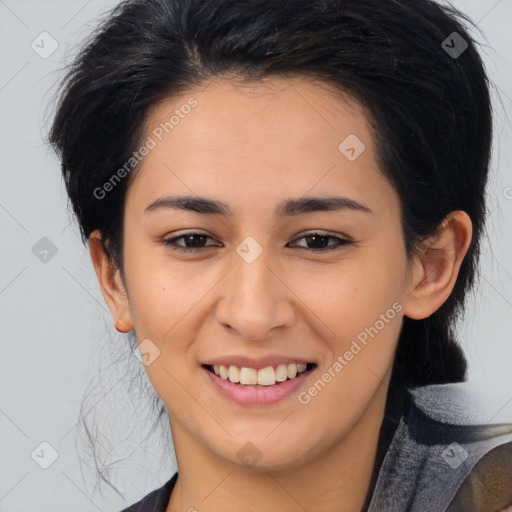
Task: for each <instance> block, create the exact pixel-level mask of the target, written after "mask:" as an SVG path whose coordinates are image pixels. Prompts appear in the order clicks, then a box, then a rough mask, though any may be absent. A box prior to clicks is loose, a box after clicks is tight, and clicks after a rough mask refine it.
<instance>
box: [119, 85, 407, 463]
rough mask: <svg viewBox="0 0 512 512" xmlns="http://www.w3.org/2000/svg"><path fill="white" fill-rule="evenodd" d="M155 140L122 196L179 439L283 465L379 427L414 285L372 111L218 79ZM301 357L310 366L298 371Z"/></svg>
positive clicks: (128, 282)
mask: <svg viewBox="0 0 512 512" xmlns="http://www.w3.org/2000/svg"><path fill="white" fill-rule="evenodd" d="M187 104H188V105H189V106H190V108H188V107H184V106H185V105H187ZM176 111H178V112H177V113H176ZM173 115H174V119H173V120H172V121H171V123H172V128H170V125H169V123H168V124H167V125H165V124H162V123H165V122H166V121H167V122H168V121H169V120H170V119H171V118H172V116H173ZM178 118H179V120H178V121H177V119H178ZM163 126H166V128H167V132H168V133H166V130H165V129H163V128H162V127H163ZM148 137H150V139H151V140H152V141H153V142H154V144H153V143H151V142H149V144H148V146H150V147H151V149H150V150H149V151H148V154H147V155H146V156H145V157H144V158H143V160H142V162H141V165H140V169H139V170H138V173H137V174H136V175H134V176H133V178H134V179H133V180H132V181H131V183H130V186H129V189H128V192H127V196H126V202H125V212H124V233H125V238H124V277H125V281H124V284H125V286H126V291H127V294H128V296H127V302H126V311H125V313H123V315H124V316H123V320H124V321H125V323H128V324H130V323H131V324H132V325H133V326H134V329H135V333H136V336H137V339H138V341H139V343H141V342H142V341H143V340H146V341H144V343H146V345H145V347H146V352H148V353H149V354H150V355H149V356H147V357H148V358H149V359H148V361H150V364H148V365H147V366H146V370H147V372H148V376H149V378H150V380H151V382H152V384H153V386H154V388H155V390H156V392H157V393H158V394H159V396H160V397H161V399H162V400H163V402H164V403H165V405H166V407H167V409H168V411H169V417H170V422H171V428H172V431H173V436H174V440H175V444H179V441H180V439H181V440H183V442H185V440H186V439H187V440H188V441H189V442H194V443H195V444H196V445H197V446H200V447H201V449H202V450H204V452H205V454H207V455H209V456H212V457H217V458H220V459H223V460H225V461H229V462H231V463H234V464H239V465H241V464H243V455H244V450H246V451H248V452H251V450H252V454H253V456H254V457H257V458H258V459H259V462H258V467H261V468H264V469H269V468H274V469H276V468H283V469H286V468H292V467H294V466H297V465H299V464H304V463H306V462H307V461H309V460H312V459H313V458H314V457H315V456H318V455H319V454H321V453H323V452H325V451H326V450H329V449H331V448H332V447H333V446H336V445H337V444H338V443H341V442H343V440H346V439H348V438H349V437H350V436H352V438H353V439H356V438H357V436H356V433H357V432H358V429H359V432H360V435H362V434H361V432H362V430H364V428H371V425H373V426H374V427H375V428H378V426H379V424H380V421H381V420H382V411H383V405H384V401H385V392H386V390H387V384H388V379H389V374H390V369H391V366H392V362H393V356H394V351H395V348H396V344H397V340H398V336H399V333H400V329H401V325H402V318H403V314H404V305H405V303H406V301H407V297H408V293H409V292H410V289H411V282H410V279H409V278H408V275H409V274H408V264H407V260H406V254H405V247H404V241H403V235H402V226H401V222H400V202H399V198H398V196H397V194H396V192H395V190H394V189H393V188H392V186H391V185H390V184H389V183H388V181H387V180H386V178H385V177H384V176H383V175H382V173H381V172H380V170H379V166H378V163H377V158H376V152H375V148H374V145H373V142H372V137H371V134H370V129H369V124H368V119H367V117H366V115H365V113H364V111H363V110H362V109H361V108H360V107H359V106H358V104H357V103H356V102H355V101H354V100H353V99H351V98H349V97H343V96H341V95H339V94H338V95H335V93H334V92H333V91H330V90H329V89H327V87H325V86H323V87H321V86H319V85H318V84H315V83H313V82H309V81H307V80H305V79H299V78H296V79H294V80H284V79H273V80H271V81H266V82H264V83H259V84H255V85H251V86H244V87H242V86H239V85H238V86H237V85H234V84H233V83H230V82H227V81H218V82H211V83H210V84H209V85H208V86H206V87H202V88H197V89H194V90H191V91H190V92H188V93H186V94H183V95H182V96H179V97H173V98H170V99H168V100H166V101H165V102H163V103H161V104H160V105H158V106H157V107H155V108H154V109H153V110H152V111H151V115H150V117H149V118H148V120H147V124H146V134H145V136H144V141H145V142H148V141H149V139H148ZM160 139H161V140H160ZM153 146H154V147H153ZM183 196H187V197H189V198H191V201H189V202H188V203H187V202H186V201H181V202H176V201H171V200H170V199H169V198H173V199H176V198H179V197H183ZM166 198H167V199H166ZM198 198H204V199H207V200H208V201H212V202H214V203H213V204H211V203H207V202H205V201H203V202H199V201H198ZM308 198H316V199H318V200H317V201H309V202H308V201H305V199H308ZM328 199H331V201H328ZM194 201H195V202H194ZM217 203H222V205H221V206H219V205H218V204H217ZM148 340H149V341H148ZM142 351H143V352H144V350H142ZM294 363H299V364H301V365H306V364H307V367H306V371H304V372H303V373H301V374H300V375H299V376H297V377H295V378H292V379H288V371H289V372H290V375H291V376H293V374H294ZM210 365H212V366H213V365H215V367H213V368H212V367H210ZM218 365H224V366H226V367H229V366H230V365H231V366H233V367H237V368H242V367H244V368H248V370H242V371H241V373H243V375H244V377H243V379H244V381H245V379H246V378H248V379H249V380H248V381H245V382H252V381H251V380H250V379H252V378H253V377H254V376H256V377H255V378H258V374H259V375H260V377H261V380H260V382H262V383H266V384H268V383H271V382H272V381H273V380H275V379H276V378H277V379H278V380H279V383H276V384H273V385H265V384H260V385H258V386H257V387H255V386H248V385H243V384H240V383H238V384H235V383H230V381H229V378H228V379H227V380H226V379H225V378H223V377H225V375H224V374H223V375H222V376H216V375H215V374H214V373H213V372H212V371H211V370H212V369H213V370H214V371H215V370H218V371H219V372H220V371H221V370H222V369H218V368H217V366H218ZM283 365H286V366H283ZM288 365H289V366H288ZM269 366H271V367H272V370H270V369H268V367H269ZM279 366H280V368H279ZM237 368H235V369H231V370H228V371H229V372H230V373H229V375H230V377H232V379H233V380H236V379H237V377H238V375H237V374H238V372H237ZM263 368H266V369H265V370H264V371H263V372H258V371H257V370H261V369H263ZM298 370H299V371H301V372H302V371H303V370H304V366H299V367H298ZM222 371H224V370H222ZM239 378H240V377H239ZM283 378H286V379H287V380H286V381H281V379H283ZM265 379H269V380H265ZM364 425H366V427H364ZM358 435H359V434H358ZM249 442H250V443H252V445H248V444H247V443H249ZM177 449H178V448H177ZM241 450H242V451H241ZM250 454H251V453H249V455H250Z"/></svg>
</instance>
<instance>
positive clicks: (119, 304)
mask: <svg viewBox="0 0 512 512" xmlns="http://www.w3.org/2000/svg"><path fill="white" fill-rule="evenodd" d="M89 253H90V255H91V260H92V263H93V266H94V270H95V272H96V277H97V278H98V283H99V285H100V289H101V293H102V295H103V298H104V299H105V302H106V303H107V306H108V308H109V310H110V312H111V313H112V316H113V318H114V323H115V326H116V329H117V330H118V331H119V332H129V331H131V330H132V329H133V321H132V318H131V314H130V308H129V303H128V295H127V293H126V289H125V286H124V283H123V280H122V279H121V272H120V270H119V269H118V268H115V267H114V265H113V264H112V262H111V260H110V258H109V257H108V255H107V253H106V251H105V247H104V244H103V239H102V236H101V233H100V232H99V231H98V230H95V231H93V232H92V233H91V234H90V236H89Z"/></svg>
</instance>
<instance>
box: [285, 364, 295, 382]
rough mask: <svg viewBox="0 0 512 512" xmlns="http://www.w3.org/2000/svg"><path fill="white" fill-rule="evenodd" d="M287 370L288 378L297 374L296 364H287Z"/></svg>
mask: <svg viewBox="0 0 512 512" xmlns="http://www.w3.org/2000/svg"><path fill="white" fill-rule="evenodd" d="M287 371H288V378H289V379H293V378H294V377H295V376H296V375H297V365H296V364H289V365H288V368H287Z"/></svg>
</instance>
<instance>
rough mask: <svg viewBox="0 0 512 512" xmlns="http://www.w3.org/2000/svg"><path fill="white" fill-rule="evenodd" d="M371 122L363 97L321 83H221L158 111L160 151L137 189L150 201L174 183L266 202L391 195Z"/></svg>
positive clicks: (149, 123) (152, 129)
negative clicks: (315, 195)
mask: <svg viewBox="0 0 512 512" xmlns="http://www.w3.org/2000/svg"><path fill="white" fill-rule="evenodd" d="M191 105H193V106H191ZM369 126H370V122H369V119H368V117H367V115H366V114H365V111H364V109H363V108H362V107H361V106H360V105H359V104H358V102H357V101H356V100H355V99H353V98H352V97H350V96H347V95H344V94H342V93H341V92H340V91H339V90H336V89H335V88H333V87H331V86H329V85H327V84H325V83H321V82H318V81H316V82H315V81H312V80H309V79H305V78H297V77H295V78H273V79H267V80H264V81H262V82H257V83H251V84H243V85H241V84H240V83H237V82H232V81H229V80H215V81H211V82H208V83H205V84H204V85H203V86H201V87H196V88H193V89H190V90H188V91H186V92H184V93H182V94H180V95H178V96H173V97H169V98H167V99H166V100H164V101H162V102H160V103H159V104H158V105H156V106H154V107H153V108H152V109H151V111H150V112H149V115H148V117H147V120H146V124H145V134H144V140H147V138H148V137H149V138H151V139H152V140H153V141H154V143H155V144H154V148H153V149H151V151H150V152H149V154H148V155H147V156H145V157H144V159H143V161H142V162H141V165H140V168H139V169H138V170H137V175H136V177H135V180H134V183H133V184H132V185H131V186H130V189H132V188H135V190H130V189H129V194H132V195H134V194H135V195H136V197H138V198H139V199H140V200H145V201H146V202H147V201H148V200H149V199H150V198H153V199H154V198H155V197H157V196H158V195H162V194H163V193H164V192H166V190H163V189H165V188H166V187H168V188H170V189H173V191H174V189H175V188H179V189H180V191H182V192H188V193H191V192H192V193H197V194H201V195H209V196H212V195H217V196H218V197H226V194H228V195H229V193H230V192H235V191H236V195H237V197H239V198H240V197H241V196H242V197H243V196H244V195H247V196H248V195H250V194H252V196H253V197H254V195H255V194H257V193H260V192H261V193H262V194H261V195H260V196H259V199H262V198H263V196H264V195H265V194H264V193H265V192H266V195H265V198H267V199H268V198H271V197H272V196H273V195H276V196H282V195H283V194H286V195H288V196H302V195H304V194H305V193H306V192H308V190H310V189H312V188H313V187H314V188H315V189H316V191H318V192H321V193H322V192H325V193H327V192H328V191H329V190H330V189H332V188H336V187H342V188H343V190H341V192H347V194H346V195H348V194H349V193H352V194H353V195H359V197H364V196H365V195H367V194H371V193H372V191H373V192H376V193H378V192H379V191H380V192H381V193H382V189H383V187H384V189H386V188H387V192H389V188H390V186H389V184H387V181H386V180H385V178H384V177H383V175H382V173H381V172H380V170H379V168H378V165H377V161H376V155H375V151H374V146H373V141H372V137H371V132H370V128H369ZM354 157H356V158H354ZM137 182H139V185H137ZM138 190H142V191H143V192H144V193H143V194H139V193H138ZM385 191H386V190H385Z"/></svg>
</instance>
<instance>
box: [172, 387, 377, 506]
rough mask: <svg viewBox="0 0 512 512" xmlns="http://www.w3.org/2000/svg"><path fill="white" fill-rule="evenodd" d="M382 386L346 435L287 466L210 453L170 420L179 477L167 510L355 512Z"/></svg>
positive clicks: (373, 444) (367, 471)
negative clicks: (264, 467)
mask: <svg viewBox="0 0 512 512" xmlns="http://www.w3.org/2000/svg"><path fill="white" fill-rule="evenodd" d="M385 404H386V390H385V389H384V386H381V388H379V391H378V392H377V393H376V395H375V396H374V397H373V400H372V402H371V403H370V405H369V407H368V408H367V409H366V411H365V413H364V414H363V415H362V416H361V418H360V419H359V421H358V422H357V424H356V425H354V426H353V428H352V429H351V431H350V432H349V433H348V434H347V435H345V436H343V437H342V438H340V439H339V440H338V441H337V442H336V443H335V444H334V445H332V446H330V448H329V450H327V451H325V452H322V453H321V454H319V455H317V456H316V457H314V458H308V459H307V460H304V461H299V462H297V464H296V465H294V467H292V468H286V469H280V470H261V469H257V468H256V466H255V467H252V468H250V467H245V466H243V465H240V464H234V463H232V462H230V461H227V460H226V459H224V458H221V457H219V456H218V455H217V454H214V453H212V452H211V450H209V449H208V448H206V447H204V446H203V445H201V444H199V443H197V441H196V440H195V439H194V438H193V437H191V436H190V435H189V433H188V432H187V431H186V430H185V429H183V428H182V426H181V425H180V424H177V423H176V422H174V423H173V422H172V421H171V430H172V434H173V440H174V445H175V449H176V458H177V461H178V468H179V476H178V480H177V482H176V486H175V487H174V490H173V492H172V494H171V498H170V500H169V505H168V507H167V510H166V512H178V511H180V512H182V511H190V512H194V511H196V512H198V511H200V512H203V511H208V512H226V511H231V510H247V511H251V512H263V511H265V512H268V511H274V510H275V511H278V510H279V511H281V510H286V511H301V512H303V511H304V510H315V512H354V511H360V510H361V509H362V507H363V504H364V503H365V499H366V497H367V494H368V490H369V487H370V483H371V479H372V471H373V469H374V464H375V459H376V454H377V446H378V442H379V432H380V427H381V425H382V420H383V417H384V410H385Z"/></svg>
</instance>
